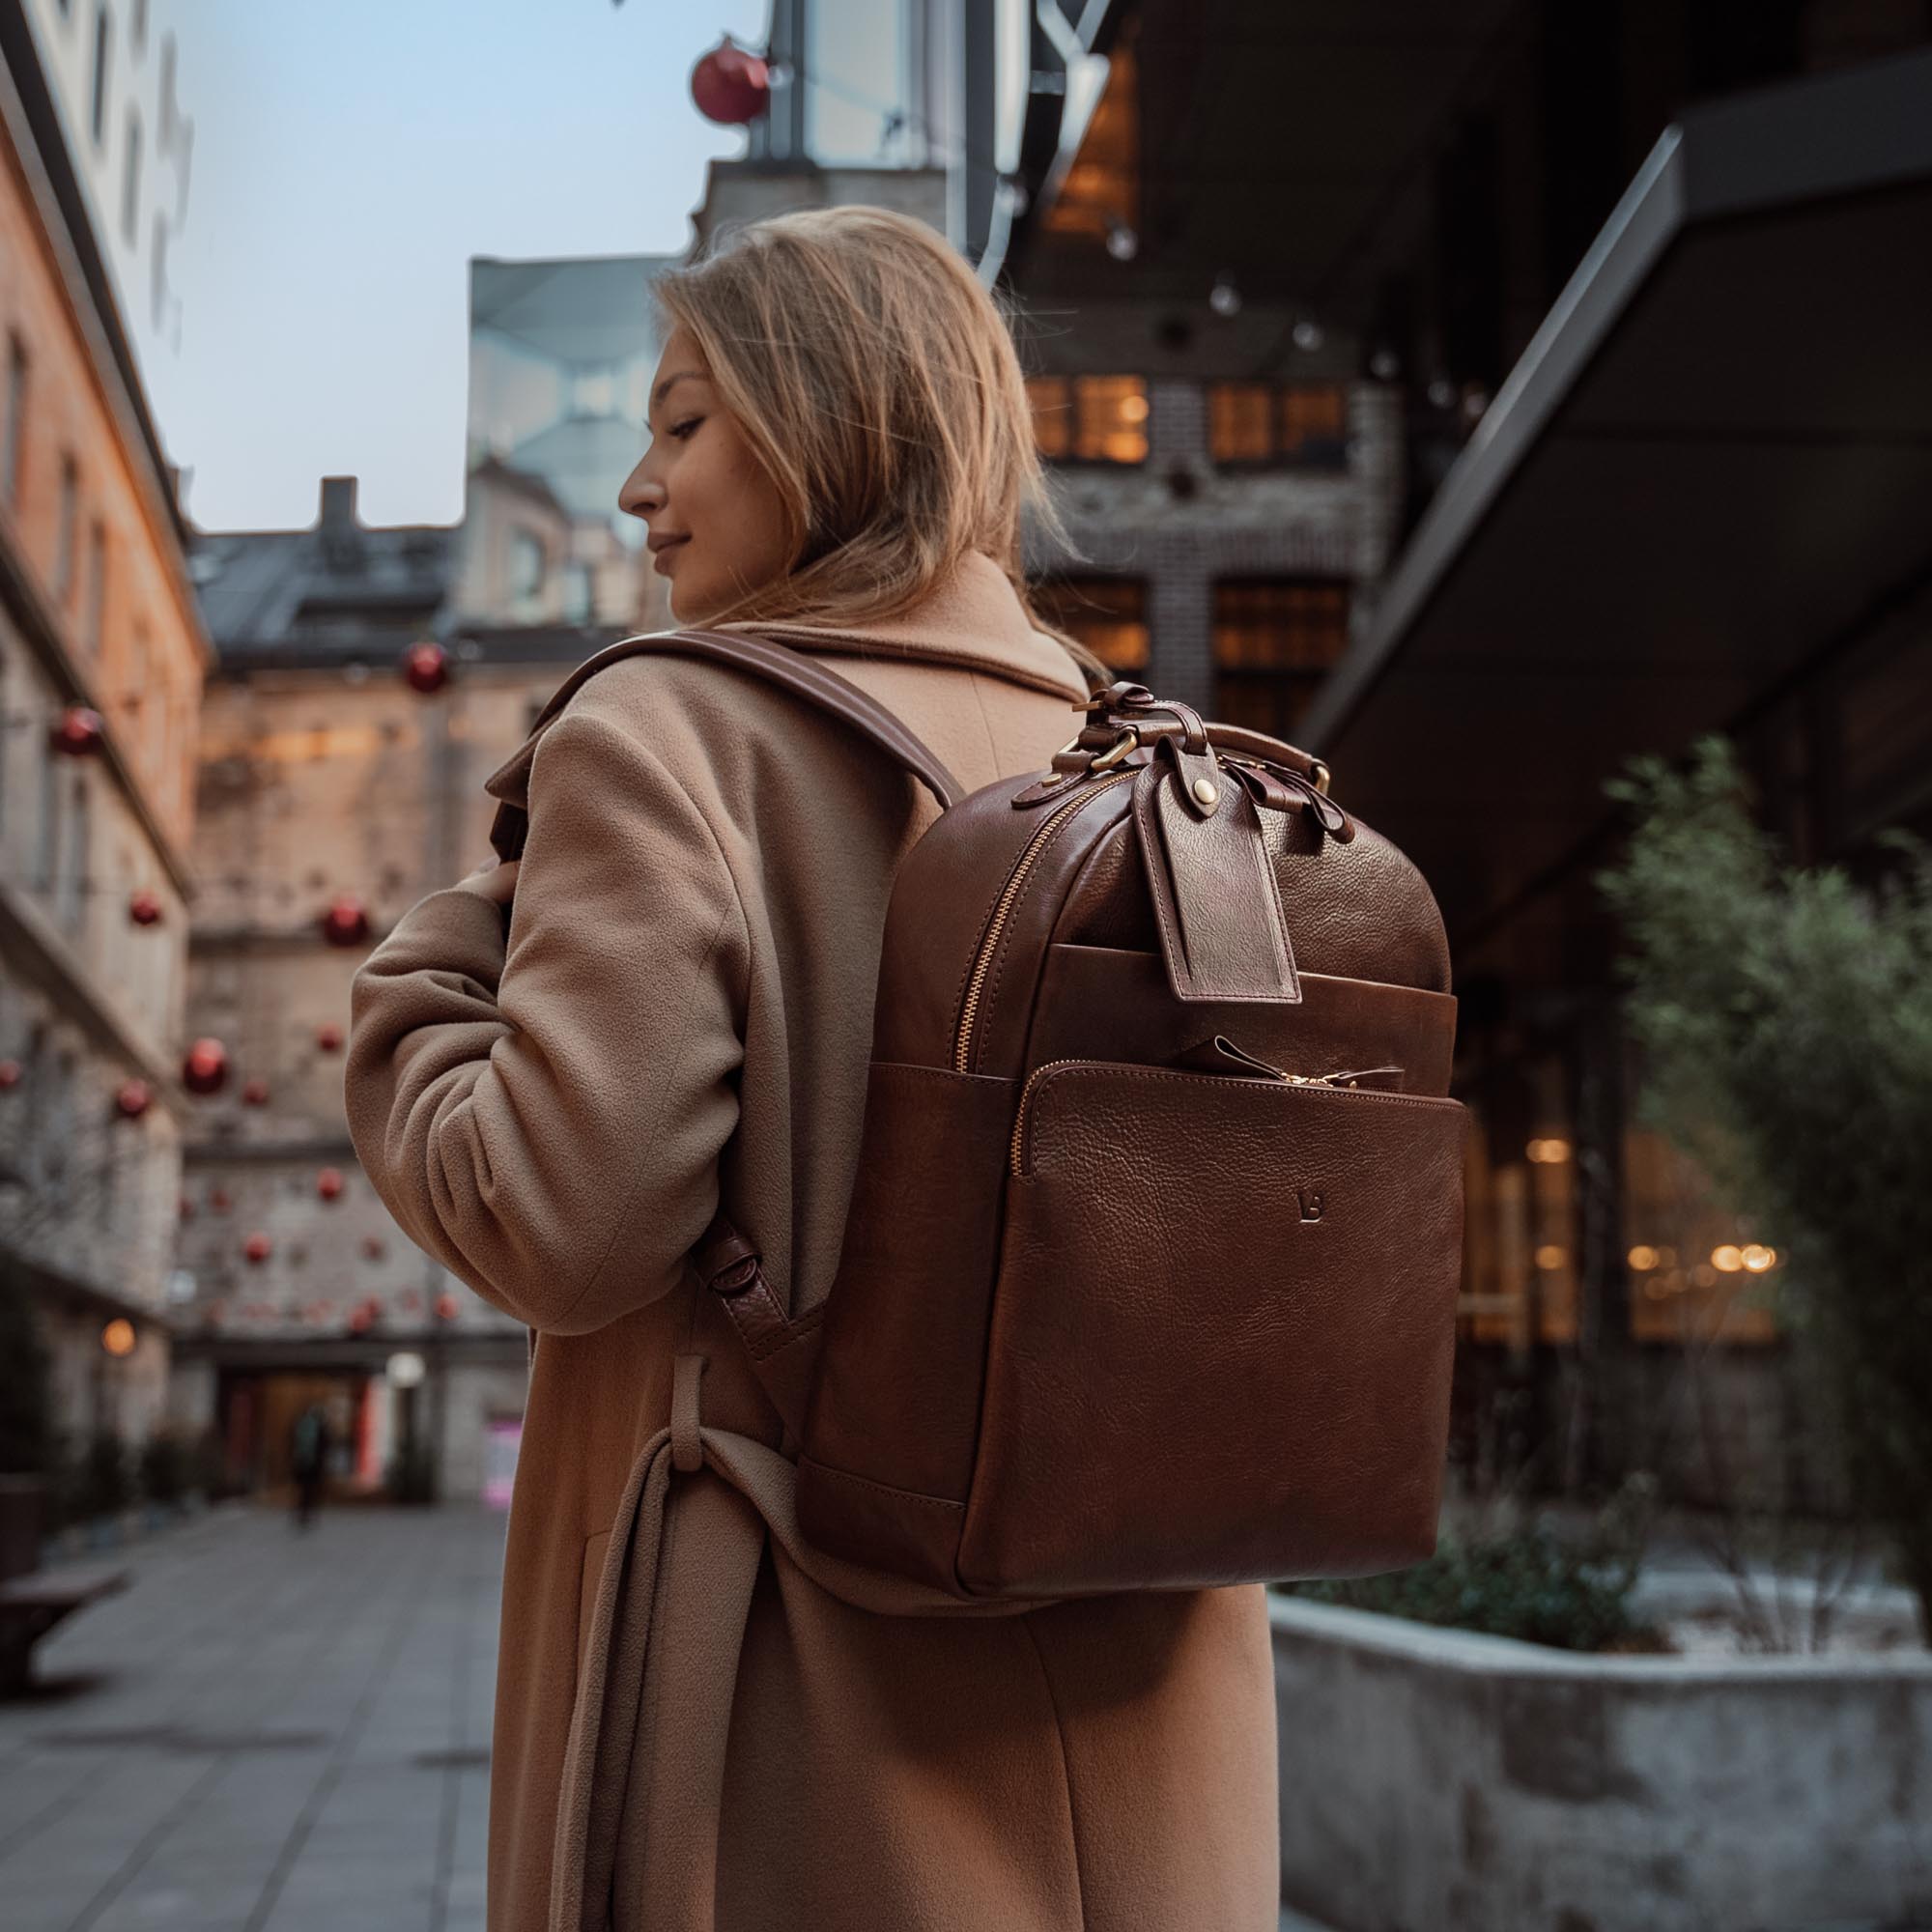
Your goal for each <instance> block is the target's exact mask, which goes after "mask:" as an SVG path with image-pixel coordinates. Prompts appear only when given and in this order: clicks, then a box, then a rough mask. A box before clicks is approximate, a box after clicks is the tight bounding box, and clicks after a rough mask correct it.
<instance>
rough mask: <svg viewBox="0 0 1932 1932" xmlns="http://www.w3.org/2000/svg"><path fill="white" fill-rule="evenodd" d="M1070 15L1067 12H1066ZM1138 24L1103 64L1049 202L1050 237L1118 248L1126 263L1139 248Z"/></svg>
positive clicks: (1132, 25) (1129, 28) (1126, 32)
mask: <svg viewBox="0 0 1932 1932" xmlns="http://www.w3.org/2000/svg"><path fill="white" fill-rule="evenodd" d="M1068 11H1072V10H1070V9H1069V10H1068ZM1137 39H1138V24H1137V22H1136V21H1134V20H1132V19H1130V20H1129V21H1128V22H1127V24H1126V26H1125V27H1124V28H1123V29H1122V34H1121V37H1120V39H1119V41H1118V42H1117V43H1116V44H1115V47H1114V51H1113V53H1112V54H1111V55H1110V56H1109V59H1108V63H1107V79H1106V91H1105V92H1104V93H1103V94H1102V95H1101V96H1100V99H1099V100H1098V101H1097V102H1096V103H1095V105H1094V112H1093V116H1092V118H1091V119H1090V120H1089V121H1088V123H1087V127H1086V129H1085V131H1084V132H1083V133H1082V134H1081V136H1080V145H1079V147H1078V148H1077V149H1076V150H1075V152H1074V156H1073V160H1072V163H1071V165H1070V166H1069V167H1068V168H1067V170H1066V179H1065V182H1064V183H1063V184H1062V185H1061V189H1060V192H1059V193H1058V194H1057V195H1055V196H1054V198H1053V200H1052V201H1051V203H1049V204H1048V207H1047V210H1046V213H1045V216H1044V221H1045V227H1046V232H1047V233H1048V234H1049V235H1068V236H1074V235H1077V236H1082V237H1085V238H1086V239H1087V240H1088V241H1098V242H1102V243H1106V244H1108V246H1109V248H1110V250H1115V249H1118V250H1122V251H1123V252H1122V253H1119V254H1118V255H1117V257H1116V259H1118V260H1122V261H1129V260H1131V259H1132V257H1133V253H1134V249H1135V247H1136V246H1137V245H1138V243H1137V238H1135V237H1134V233H1133V231H1134V229H1135V228H1136V226H1137V225H1138V224H1139V221H1140V198H1141V196H1140V150H1141V125H1140V121H1141V117H1140V88H1139V76H1138V73H1137V71H1136V52H1135V44H1134V43H1135V42H1136V40H1137Z"/></svg>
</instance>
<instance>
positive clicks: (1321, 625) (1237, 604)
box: [1213, 578, 1349, 738]
mask: <svg viewBox="0 0 1932 1932" xmlns="http://www.w3.org/2000/svg"><path fill="white" fill-rule="evenodd" d="M1213 639H1214V716H1215V717H1216V718H1217V719H1218V720H1220V721H1221V723H1223V724H1226V725H1243V726H1245V727H1246V728H1247V729H1248V730H1251V731H1264V732H1266V733H1267V734H1268V736H1270V737H1273V738H1290V737H1292V736H1293V732H1294V730H1295V727H1296V725H1298V723H1299V721H1300V719H1301V715H1302V713H1303V712H1304V711H1305V710H1306V709H1307V706H1308V701H1309V699H1310V698H1311V697H1312V696H1313V695H1314V693H1315V690H1316V688H1317V687H1318V686H1319V685H1320V684H1321V680H1322V679H1323V678H1324V677H1326V676H1327V674H1328V670H1329V668H1330V667H1331V666H1332V665H1333V664H1334V662H1335V660H1336V659H1337V658H1339V657H1340V656H1341V655H1342V650H1343V647H1344V646H1345V645H1346V644H1347V643H1348V641H1349V586H1348V584H1347V583H1346V582H1342V581H1340V580H1337V579H1332V578H1309V579H1293V578H1284V579H1276V578H1248V579H1235V580H1232V581H1229V582H1221V583H1217V584H1216V585H1215V586H1214V632H1213Z"/></svg>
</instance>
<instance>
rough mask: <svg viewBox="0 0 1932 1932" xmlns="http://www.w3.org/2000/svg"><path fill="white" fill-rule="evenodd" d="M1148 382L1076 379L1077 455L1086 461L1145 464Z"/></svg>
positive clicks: (1123, 378)
mask: <svg viewBox="0 0 1932 1932" xmlns="http://www.w3.org/2000/svg"><path fill="white" fill-rule="evenodd" d="M1147 424H1148V395H1147V384H1146V383H1145V382H1144V381H1143V380H1142V379H1141V378H1140V377H1138V376H1076V377H1075V378H1074V379H1073V454H1074V456H1075V457H1076V458H1078V459H1079V460H1080V461H1082V462H1085V463H1145V462H1146V461H1147V453H1148V432H1147Z"/></svg>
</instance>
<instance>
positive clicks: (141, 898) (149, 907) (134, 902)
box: [128, 886, 161, 925]
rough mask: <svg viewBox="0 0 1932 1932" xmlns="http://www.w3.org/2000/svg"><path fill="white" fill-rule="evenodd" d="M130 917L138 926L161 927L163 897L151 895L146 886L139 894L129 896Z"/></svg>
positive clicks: (155, 894)
mask: <svg viewBox="0 0 1932 1932" xmlns="http://www.w3.org/2000/svg"><path fill="white" fill-rule="evenodd" d="M128 918H129V919H131V920H132V921H133V922H134V923H135V924H136V925H159V924H160V923H161V895H160V894H159V893H151V892H149V891H148V889H147V888H146V887H145V886H144V887H142V889H141V890H140V891H139V892H138V893H129V894H128Z"/></svg>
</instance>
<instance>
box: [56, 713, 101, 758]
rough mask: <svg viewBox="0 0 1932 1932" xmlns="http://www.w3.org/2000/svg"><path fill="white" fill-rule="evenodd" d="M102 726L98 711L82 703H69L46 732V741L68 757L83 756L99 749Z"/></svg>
mask: <svg viewBox="0 0 1932 1932" xmlns="http://www.w3.org/2000/svg"><path fill="white" fill-rule="evenodd" d="M102 728H103V725H102V720H101V716H100V713H99V712H98V711H90V710H89V709H88V708H87V706H86V705H84V704H70V705H69V706H68V707H67V709H66V710H65V711H63V712H62V713H61V716H60V723H59V724H58V725H55V726H54V727H53V729H52V730H51V731H50V732H49V733H48V734H47V738H48V743H50V744H51V745H52V746H53V748H54V750H55V751H57V752H65V753H67V755H68V756H69V757H70V758H84V757H86V756H88V755H89V753H93V752H98V751H99V749H100V733H101V730H102Z"/></svg>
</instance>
